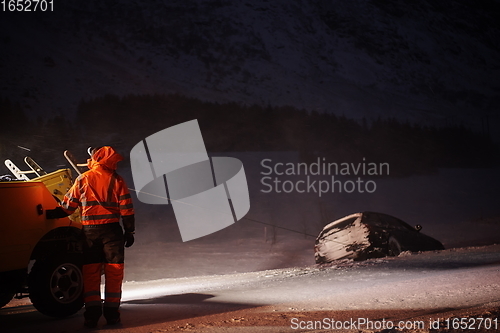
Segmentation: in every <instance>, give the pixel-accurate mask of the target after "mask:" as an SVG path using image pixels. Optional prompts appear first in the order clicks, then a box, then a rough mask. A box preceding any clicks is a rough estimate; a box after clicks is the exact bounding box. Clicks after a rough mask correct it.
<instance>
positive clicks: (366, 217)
mask: <svg viewBox="0 0 500 333" xmlns="http://www.w3.org/2000/svg"><path fill="white" fill-rule="evenodd" d="M363 223H365V224H369V225H373V226H375V227H379V228H388V227H389V223H388V222H387V221H386V220H384V219H382V218H381V216H380V214H375V213H363Z"/></svg>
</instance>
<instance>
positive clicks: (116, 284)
mask: <svg viewBox="0 0 500 333" xmlns="http://www.w3.org/2000/svg"><path fill="white" fill-rule="evenodd" d="M103 268H104V278H105V289H104V306H105V307H116V308H118V307H119V306H120V300H121V296H122V281H123V264H109V263H99V264H87V265H84V266H83V280H84V286H83V288H84V302H85V306H86V307H89V306H101V304H102V299H101V272H102V270H103Z"/></svg>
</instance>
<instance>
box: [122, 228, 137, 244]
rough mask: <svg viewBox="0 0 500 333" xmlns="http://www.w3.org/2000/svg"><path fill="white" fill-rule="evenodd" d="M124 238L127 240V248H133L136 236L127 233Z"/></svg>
mask: <svg viewBox="0 0 500 333" xmlns="http://www.w3.org/2000/svg"><path fill="white" fill-rule="evenodd" d="M123 237H124V238H125V247H131V246H132V244H134V241H135V239H134V234H133V233H131V232H126V233H125V234H124V235H123Z"/></svg>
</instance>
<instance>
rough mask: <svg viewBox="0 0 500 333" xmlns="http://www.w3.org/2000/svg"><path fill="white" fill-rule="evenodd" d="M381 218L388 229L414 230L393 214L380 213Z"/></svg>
mask: <svg viewBox="0 0 500 333" xmlns="http://www.w3.org/2000/svg"><path fill="white" fill-rule="evenodd" d="M381 219H382V220H383V221H384V223H386V224H387V227H388V228H390V229H397V230H404V231H408V230H412V231H415V229H414V228H412V227H410V226H409V225H408V224H406V223H405V222H403V221H401V220H400V219H397V218H395V217H393V216H389V215H381Z"/></svg>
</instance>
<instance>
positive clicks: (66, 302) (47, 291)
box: [0, 158, 83, 317]
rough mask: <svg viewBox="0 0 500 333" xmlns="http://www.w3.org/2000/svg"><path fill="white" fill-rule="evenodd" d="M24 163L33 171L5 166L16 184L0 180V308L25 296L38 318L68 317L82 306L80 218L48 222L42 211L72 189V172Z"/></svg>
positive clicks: (50, 207) (12, 165)
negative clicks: (44, 316)
mask: <svg viewBox="0 0 500 333" xmlns="http://www.w3.org/2000/svg"><path fill="white" fill-rule="evenodd" d="M25 162H26V164H28V166H29V167H30V168H31V171H21V170H20V169H19V168H17V167H16V166H15V165H14V163H12V162H11V161H9V160H7V161H5V164H6V165H7V167H8V168H9V170H10V171H11V172H12V173H13V174H14V175H15V179H14V180H11V181H0V214H1V219H0V228H1V230H2V232H1V233H0V307H2V306H4V305H6V304H7V303H9V302H10V300H11V299H12V298H13V297H14V296H16V297H18V298H21V297H25V296H27V295H28V294H29V297H30V299H31V302H32V303H33V306H34V307H35V308H36V309H37V310H38V311H40V312H41V313H43V314H45V315H48V316H53V317H65V316H69V315H72V314H74V313H76V312H77V311H78V310H80V309H81V308H82V306H83V297H82V293H83V285H82V284H83V278H82V272H81V267H82V246H81V244H82V243H81V242H82V239H81V228H82V226H81V224H80V222H79V216H78V213H77V214H75V215H73V216H69V217H67V218H59V219H50V218H47V216H46V214H45V212H46V211H47V210H49V209H54V208H56V207H57V206H58V201H60V200H61V199H62V198H63V196H64V194H65V193H66V192H67V191H68V190H69V188H70V187H71V184H72V177H71V171H70V170H69V169H60V170H57V171H54V172H52V173H46V172H45V171H43V169H42V168H40V167H39V166H38V164H36V163H35V162H34V161H33V160H32V159H30V158H26V159H25ZM29 173H34V174H36V177H35V178H32V179H30V178H28V177H27V175H26V174H29Z"/></svg>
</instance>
